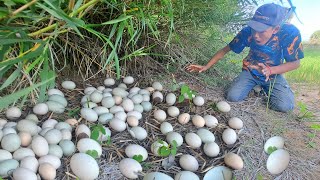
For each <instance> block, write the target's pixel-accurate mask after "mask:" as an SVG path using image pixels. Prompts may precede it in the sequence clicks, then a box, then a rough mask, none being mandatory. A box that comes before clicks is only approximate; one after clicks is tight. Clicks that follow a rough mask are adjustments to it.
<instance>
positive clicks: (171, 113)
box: [168, 106, 180, 117]
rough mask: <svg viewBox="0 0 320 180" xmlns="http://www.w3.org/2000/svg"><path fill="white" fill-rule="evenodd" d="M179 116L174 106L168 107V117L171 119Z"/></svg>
mask: <svg viewBox="0 0 320 180" xmlns="http://www.w3.org/2000/svg"><path fill="white" fill-rule="evenodd" d="M179 114H180V110H179V108H177V107H175V106H170V107H169V108H168V115H169V116H171V117H177V116H179Z"/></svg>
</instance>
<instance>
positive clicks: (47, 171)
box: [39, 163, 57, 179]
mask: <svg viewBox="0 0 320 180" xmlns="http://www.w3.org/2000/svg"><path fill="white" fill-rule="evenodd" d="M39 174H40V176H41V177H42V178H43V179H55V178H56V175H57V172H56V169H55V168H54V167H53V166H52V165H51V164H49V163H42V164H40V166H39Z"/></svg>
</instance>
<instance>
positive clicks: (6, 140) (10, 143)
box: [1, 133, 21, 152]
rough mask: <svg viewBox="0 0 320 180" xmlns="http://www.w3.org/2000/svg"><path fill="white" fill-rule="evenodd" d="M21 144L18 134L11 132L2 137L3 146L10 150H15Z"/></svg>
mask: <svg viewBox="0 0 320 180" xmlns="http://www.w3.org/2000/svg"><path fill="white" fill-rule="evenodd" d="M20 145H21V140H20V137H19V136H18V135H17V134H14V133H11V134H7V135H5V136H3V137H2V140H1V147H2V149H4V150H7V151H9V152H14V151H16V150H17V149H19V147H20Z"/></svg>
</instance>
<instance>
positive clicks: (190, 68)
mask: <svg viewBox="0 0 320 180" xmlns="http://www.w3.org/2000/svg"><path fill="white" fill-rule="evenodd" d="M186 69H187V71H189V72H194V71H195V72H199V73H201V72H204V71H206V70H207V69H208V68H207V67H206V66H201V65H196V64H191V65H189V66H187V68H186Z"/></svg>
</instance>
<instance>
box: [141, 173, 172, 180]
mask: <svg viewBox="0 0 320 180" xmlns="http://www.w3.org/2000/svg"><path fill="white" fill-rule="evenodd" d="M157 179H159V180H160V179H161V180H173V179H172V177H170V176H168V175H167V174H164V173H161V172H150V173H147V174H146V175H145V176H144V177H143V180H157Z"/></svg>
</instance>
